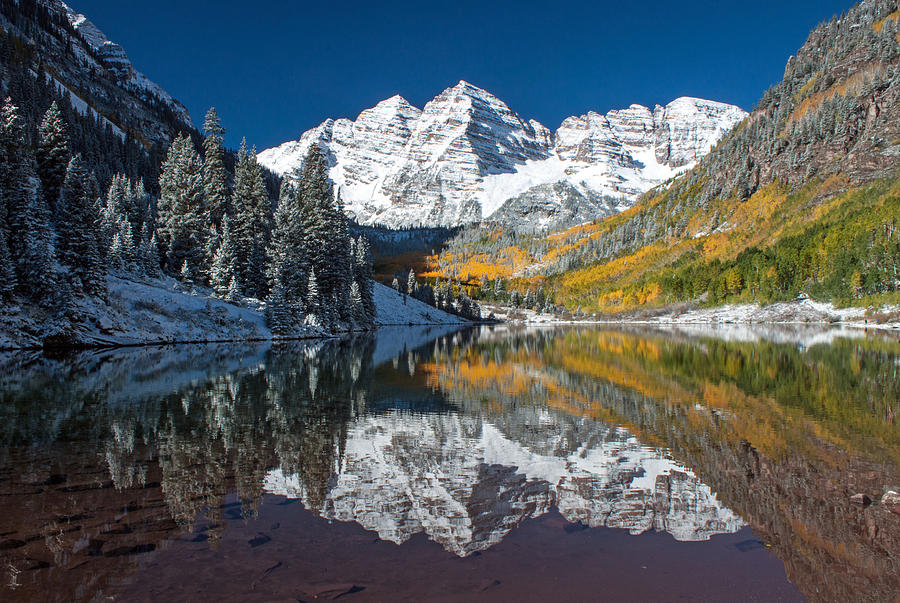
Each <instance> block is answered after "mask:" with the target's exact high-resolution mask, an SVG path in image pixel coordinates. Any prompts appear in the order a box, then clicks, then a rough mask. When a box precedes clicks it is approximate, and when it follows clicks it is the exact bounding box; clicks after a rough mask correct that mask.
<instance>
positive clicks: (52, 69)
mask: <svg viewBox="0 0 900 603" xmlns="http://www.w3.org/2000/svg"><path fill="white" fill-rule="evenodd" d="M0 29H2V31H3V33H4V35H5V36H9V37H10V38H11V39H12V41H13V44H14V46H16V47H17V48H19V49H22V52H25V54H23V55H22V56H23V57H24V56H27V57H28V60H31V61H33V63H35V64H37V63H38V62H39V63H40V65H41V69H42V70H43V72H44V74H45V77H47V80H48V82H51V81H52V82H53V84H54V86H55V87H56V89H57V91H58V92H59V93H60V94H62V95H66V94H68V96H69V97H70V99H71V103H72V106H73V107H74V108H75V109H76V110H77V111H78V112H79V113H81V114H82V115H88V116H90V117H91V118H94V119H97V120H99V121H100V123H101V124H103V125H104V126H109V128H111V129H112V131H113V132H114V133H115V134H117V135H118V136H119V137H120V138H123V139H124V138H125V137H126V136H129V135H130V136H131V137H132V138H134V139H137V140H140V141H141V142H142V143H144V144H147V145H150V144H152V143H159V144H168V141H169V140H170V139H171V138H172V136H173V135H174V133H175V132H176V131H179V130H188V129H192V128H193V123H192V121H191V118H190V115H189V114H188V111H187V109H186V108H185V107H184V105H183V104H181V103H180V102H179V101H178V100H176V99H174V98H173V97H172V96H171V95H170V94H169V93H168V92H166V91H165V90H163V89H162V87H160V86H159V85H158V84H156V83H155V82H153V81H151V80H150V79H149V78H147V76H145V75H144V74H143V73H141V72H140V71H138V70H137V69H135V67H134V65H133V64H132V63H131V61H130V60H129V59H128V55H127V54H126V52H125V49H124V48H122V46H120V45H119V44H117V43H115V42H113V41H111V40H110V39H109V38H108V37H107V36H106V34H104V33H103V32H102V31H101V30H100V29H99V28H98V27H97V26H96V25H94V24H93V23H92V22H91V21H90V20H89V19H88V18H87V17H86V16H84V15H82V14H80V13H78V12H76V11H75V10H73V9H72V8H70V7H69V6H68V5H67V4H66V3H64V2H62V1H61V0H36V1H35V2H29V3H21V2H20V3H11V2H4V3H3V11H2V14H0ZM26 48H27V52H26V51H25V50H24V49H26ZM6 58H7V59H9V61H6V60H4V62H3V64H2V65H0V80H3V84H4V85H6V84H7V83H8V81H7V80H8V76H9V74H8V73H7V71H8V70H9V69H11V68H13V66H14V65H15V64H16V63H17V62H19V61H20V60H21V57H20V58H16V57H12V58H10V57H6ZM32 73H35V71H34V68H32Z"/></svg>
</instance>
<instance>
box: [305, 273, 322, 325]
mask: <svg viewBox="0 0 900 603" xmlns="http://www.w3.org/2000/svg"><path fill="white" fill-rule="evenodd" d="M320 311H321V305H320V303H319V279H318V278H316V270H315V268H313V269H312V270H310V271H309V280H308V282H307V284H306V314H307V315H308V316H312V317H313V318H314V319H315V322H316V324H318V322H319V318H320V315H319V312H320Z"/></svg>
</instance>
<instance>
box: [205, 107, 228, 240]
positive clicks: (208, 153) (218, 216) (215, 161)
mask: <svg viewBox="0 0 900 603" xmlns="http://www.w3.org/2000/svg"><path fill="white" fill-rule="evenodd" d="M203 131H204V133H205V134H206V138H204V139H203V193H204V195H205V197H206V207H207V208H208V210H209V220H210V223H211V224H212V225H214V226H216V227H219V226H221V224H222V219H223V218H224V217H225V214H226V213H228V211H229V207H228V183H227V180H228V176H227V173H226V171H225V147H224V136H225V128H223V127H222V123H221V122H220V121H219V115H218V113H216V109H215V107H211V108H210V110H209V111H207V112H206V119H205V120H204V122H203Z"/></svg>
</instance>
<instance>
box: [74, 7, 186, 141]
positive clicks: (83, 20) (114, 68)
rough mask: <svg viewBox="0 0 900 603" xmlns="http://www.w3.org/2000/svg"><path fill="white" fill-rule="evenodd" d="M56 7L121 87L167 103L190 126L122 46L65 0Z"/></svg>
mask: <svg viewBox="0 0 900 603" xmlns="http://www.w3.org/2000/svg"><path fill="white" fill-rule="evenodd" d="M58 6H59V7H60V8H61V9H62V10H64V11H65V13H66V16H67V17H68V20H69V23H70V24H71V25H72V27H74V28H75V29H76V30H77V31H78V33H80V34H81V36H82V37H83V38H84V41H85V42H86V43H87V44H88V46H90V48H91V50H93V51H94V52H95V53H96V55H97V57H98V58H99V59H100V61H101V63H102V64H103V66H104V67H105V68H106V69H108V70H109V71H110V72H112V73H113V74H115V76H116V78H117V79H118V81H119V82H120V84H121V85H122V86H123V87H125V88H127V89H129V90H131V91H132V92H135V93H137V94H138V95H142V96H146V97H147V99H148V100H150V99H154V97H155V99H159V100H160V101H162V102H163V103H165V104H166V105H168V106H169V108H170V109H171V110H172V112H173V113H174V114H175V115H176V116H177V117H178V118H179V119H180V120H181V121H182V122H184V123H185V124H187V125H191V123H192V122H191V117H190V115H188V111H187V109H186V108H185V107H184V105H182V104H181V103H180V102H179V101H177V100H175V99H174V98H172V96H171V95H170V94H169V93H168V92H166V91H165V90H163V89H162V88H161V87H160V86H159V84H157V83H156V82H153V81H151V80H150V79H148V78H147V76H145V75H144V74H143V73H141V72H140V71H138V70H137V69H135V68H134V66H133V65H132V64H131V61H130V60H128V55H126V54H125V49H124V48H122V46H120V45H119V44H116V43H115V42H113V41H111V40H110V39H109V38H107V37H106V34H104V33H103V32H102V31H100V29H99V28H98V27H97V26H96V25H94V24H93V23H92V22H91V21H90V20H89V19H88V18H87V17H85V16H84V15H82V14H80V13H77V12H75V11H74V10H72V8H71V7H69V6H68V5H67V4H66V3H64V2H58Z"/></svg>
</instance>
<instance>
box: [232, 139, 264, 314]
mask: <svg viewBox="0 0 900 603" xmlns="http://www.w3.org/2000/svg"><path fill="white" fill-rule="evenodd" d="M233 204H234V219H233V221H232V228H233V229H234V234H235V241H236V253H237V266H238V282H239V284H240V286H241V289H243V290H244V292H245V293H246V294H247V295H249V296H251V297H257V298H259V299H262V298H264V297H265V295H266V290H267V288H268V284H267V283H266V265H267V262H266V250H267V249H268V242H269V236H270V234H271V221H272V204H271V202H270V201H269V194H268V192H267V191H266V184H265V180H264V178H263V172H262V168H261V166H260V165H259V164H258V163H257V162H256V152H255V150H254V152H253V153H252V154H251V153H248V152H247V143H246V141H244V142H242V143H241V149H240V151H239V152H238V162H237V167H236V168H235V175H234V193H233Z"/></svg>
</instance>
